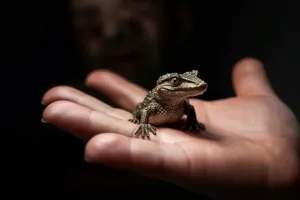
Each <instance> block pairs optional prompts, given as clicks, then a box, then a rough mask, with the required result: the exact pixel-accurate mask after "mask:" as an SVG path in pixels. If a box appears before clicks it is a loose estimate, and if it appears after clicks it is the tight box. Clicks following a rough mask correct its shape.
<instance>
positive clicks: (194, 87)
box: [129, 70, 207, 139]
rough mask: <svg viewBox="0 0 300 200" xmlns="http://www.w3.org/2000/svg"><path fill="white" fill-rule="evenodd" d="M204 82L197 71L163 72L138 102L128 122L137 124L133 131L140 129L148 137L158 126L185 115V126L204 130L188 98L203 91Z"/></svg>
mask: <svg viewBox="0 0 300 200" xmlns="http://www.w3.org/2000/svg"><path fill="white" fill-rule="evenodd" d="M206 89H207V84H206V83H205V82H204V81H203V80H202V79H200V78H199V76H198V71H196V70H193V71H190V72H185V73H183V74H178V73H170V74H165V75H163V76H161V77H159V79H158V80H157V84H156V87H155V88H154V89H153V90H152V91H150V92H149V93H148V94H147V96H146V97H145V99H144V100H143V102H141V103H139V104H138V105H137V107H136V109H135V111H134V112H133V118H132V119H129V121H131V122H133V123H135V124H139V128H138V129H137V131H136V132H135V135H137V134H138V133H139V132H140V131H141V137H142V138H143V139H144V138H145V136H146V137H147V138H150V132H151V133H153V134H154V135H156V127H155V126H158V125H162V124H167V123H174V122H176V121H178V120H180V119H181V117H182V116H183V115H187V122H186V124H185V127H184V128H185V129H187V130H189V131H193V130H197V131H199V130H205V126H204V124H202V123H200V122H198V121H197V118H196V113H195V109H194V107H193V106H192V105H191V104H189V102H188V98H189V97H194V96H198V95H201V94H203V93H204V92H205V91H206Z"/></svg>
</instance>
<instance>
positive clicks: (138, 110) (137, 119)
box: [128, 103, 143, 124]
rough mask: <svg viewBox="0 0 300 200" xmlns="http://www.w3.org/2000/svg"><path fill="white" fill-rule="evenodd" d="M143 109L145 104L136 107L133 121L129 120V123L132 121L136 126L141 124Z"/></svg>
mask: <svg viewBox="0 0 300 200" xmlns="http://www.w3.org/2000/svg"><path fill="white" fill-rule="evenodd" d="M142 107H143V103H139V104H138V105H137V106H136V108H135V111H134V112H133V116H132V119H129V120H128V121H130V122H132V123H135V124H139V123H140V117H141V110H142Z"/></svg>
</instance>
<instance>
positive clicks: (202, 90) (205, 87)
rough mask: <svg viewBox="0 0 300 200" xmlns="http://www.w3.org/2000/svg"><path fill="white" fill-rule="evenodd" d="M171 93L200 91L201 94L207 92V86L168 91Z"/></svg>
mask: <svg viewBox="0 0 300 200" xmlns="http://www.w3.org/2000/svg"><path fill="white" fill-rule="evenodd" d="M169 90H171V91H178V92H181V91H201V92H205V91H206V90H207V84H202V85H199V86H197V87H186V88H173V89H169Z"/></svg>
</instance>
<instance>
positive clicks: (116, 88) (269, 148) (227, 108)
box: [43, 59, 299, 191]
mask: <svg viewBox="0 0 300 200" xmlns="http://www.w3.org/2000/svg"><path fill="white" fill-rule="evenodd" d="M208 84H209V83H208ZM87 85H89V86H90V87H92V88H95V89H97V90H98V91H99V92H101V93H103V94H105V95H107V96H108V97H109V98H111V99H112V100H113V101H114V102H115V103H116V105H118V106H119V107H120V108H114V107H112V106H110V105H107V104H105V103H103V102H101V101H100V100H97V99H95V98H94V97H91V96H89V95H87V94H84V93H82V92H80V91H78V90H76V89H73V88H69V87H65V86H60V87H55V88H53V89H50V90H49V91H48V92H47V93H46V94H45V95H44V97H43V103H44V104H45V105H47V107H46V109H45V111H44V113H43V119H44V120H45V121H47V122H48V123H51V124H53V125H55V126H57V127H60V128H62V129H64V130H66V131H68V132H70V133H73V134H74V135H76V136H77V137H79V138H81V139H83V140H84V141H87V144H86V149H85V156H86V159H87V161H89V162H95V163H103V164H106V165H110V166H114V167H118V168H126V169H129V170H133V171H135V172H138V173H141V174H144V175H146V176H151V177H154V178H158V179H163V180H166V181H170V182H173V183H175V184H179V185H182V186H184V187H187V188H191V189H195V190H198V191H203V190H207V191H209V190H210V187H211V186H212V185H214V186H215V185H230V184H238V185H251V184H260V185H262V186H268V187H273V186H284V185H287V184H290V183H292V181H293V180H294V179H295V178H296V177H297V174H298V171H299V167H298V164H299V157H298V154H297V149H298V148H299V147H298V145H299V140H298V138H299V125H298V122H297V120H296V118H295V116H294V115H293V113H292V111H291V110H290V109H289V108H288V107H287V106H286V105H285V104H284V103H283V102H282V101H281V100H280V99H279V98H278V97H277V96H276V94H275V93H274V92H273V90H272V88H271V86H270V84H269V82H268V80H267V78H266V75H265V72H264V70H263V67H262V64H261V63H260V62H258V61H256V60H253V59H245V60H242V61H240V62H239V63H237V65H236V66H235V68H234V70H233V86H234V89H235V92H236V97H232V98H228V99H222V100H217V101H203V100H196V99H194V100H191V104H192V105H194V107H195V109H196V112H197V118H198V120H199V121H200V122H202V123H204V124H205V125H206V127H207V130H208V133H206V134H207V135H213V136H217V137H216V138H217V139H215V140H214V139H206V138H201V137H195V136H193V135H189V134H187V133H184V132H182V131H180V130H176V129H172V128H159V129H158V134H157V136H152V137H151V141H148V140H142V139H138V138H134V137H132V135H133V132H134V130H135V129H136V128H137V125H136V124H133V123H131V122H128V119H129V118H131V116H132V115H131V111H132V110H133V109H134V108H135V106H136V104H137V103H138V102H140V101H142V100H143V98H144V96H145V95H146V90H144V89H143V88H141V87H139V86H137V85H135V84H133V83H130V82H128V81H127V80H125V79H124V78H122V77H120V76H118V75H116V74H114V73H112V72H108V71H103V70H100V71H96V72H93V73H91V74H90V75H89V76H88V78H87ZM121 108H122V109H121ZM212 189H213V190H214V188H212Z"/></svg>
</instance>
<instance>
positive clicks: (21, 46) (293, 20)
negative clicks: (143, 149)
mask: <svg viewBox="0 0 300 200" xmlns="http://www.w3.org/2000/svg"><path fill="white" fill-rule="evenodd" d="M182 2H185V6H190V8H192V15H193V16H194V17H195V19H196V20H195V23H196V24H197V29H195V30H194V31H193V36H192V37H190V38H189V39H188V40H186V41H185V42H184V44H183V45H181V46H178V45H177V46H175V45H174V41H176V38H177V37H179V33H180V32H179V31H177V26H176V24H177V23H178V20H179V19H178V18H176V16H175V14H174V12H175V11H176V9H178V7H179V6H184V5H183V3H182V4H179V3H176V4H175V3H174V1H165V2H164V13H165V14H164V18H163V19H161V20H162V22H163V24H162V25H161V30H160V38H161V39H160V41H161V53H162V54H161V57H162V62H161V63H160V64H161V70H162V71H170V70H171V71H175V70H176V69H178V70H180V71H184V70H187V69H192V68H196V69H199V70H201V74H202V76H203V78H204V79H205V80H206V81H207V82H208V83H209V84H210V88H209V91H208V92H207V94H206V95H204V97H203V98H204V99H216V98H222V97H228V96H231V95H233V90H232V86H231V79H230V76H231V69H232V66H233V65H234V63H236V62H237V61H238V60H239V59H241V58H243V57H249V56H251V57H255V58H258V59H260V60H261V61H263V62H264V64H265V66H266V70H267V73H268V75H269V78H270V80H271V82H272V84H273V86H274V89H275V91H276V92H277V94H278V95H279V96H280V97H281V98H282V100H283V101H284V102H285V103H286V104H287V105H289V106H290V107H291V109H292V110H293V111H294V113H295V114H296V115H297V117H298V119H299V117H300V105H299V102H300V96H299V95H298V93H299V86H300V79H299V73H298V66H299V64H300V59H299V57H300V22H299V19H300V12H299V9H298V8H299V7H298V6H297V4H296V2H297V1H288V0H286V1H283V0H282V1H272V2H271V1H270V2H269V3H268V2H267V1H258V0H252V1H248V0H247V1H237V2H235V1H207V0H205V1H201V2H200V3H199V2H198V4H196V3H195V2H197V1H195V2H194V1H182ZM68 3H69V2H68V1H58V0H44V1H37V0H35V1H26V2H25V1H24V2H21V1H15V2H12V3H10V5H8V7H7V8H8V9H4V12H3V13H4V17H3V19H4V23H3V25H2V28H1V29H2V32H3V33H4V35H5V36H4V37H3V38H2V40H3V42H2V44H3V45H2V50H3V54H2V55H3V59H2V68H1V69H2V72H1V75H2V78H1V87H2V92H1V101H2V106H3V109H2V110H3V112H2V119H3V120H2V126H3V128H2V135H3V136H4V137H3V138H2V145H1V146H2V148H3V151H2V162H1V163H2V169H3V170H2V175H3V176H1V177H2V178H1V181H2V182H3V183H4V187H5V188H6V187H7V188H10V189H15V191H12V192H9V194H10V195H11V196H12V195H18V194H21V195H23V196H27V195H30V196H39V195H40V194H41V195H42V196H45V195H46V196H51V195H54V196H63V195H71V194H77V195H80V196H85V195H88V196H93V195H94V196H95V195H97V196H98V197H99V198H100V197H102V195H103V194H110V195H111V196H110V197H112V196H114V195H115V194H117V193H118V194H120V193H121V194H122V193H123V194H129V196H128V198H134V197H135V196H136V195H137V193H140V192H142V193H143V197H152V196H153V197H157V196H159V197H161V196H166V197H172V198H175V197H177V196H178V195H185V196H184V197H187V198H189V197H191V198H192V197H195V198H199V196H197V195H195V194H194V193H191V192H187V191H185V190H183V189H181V188H179V187H177V186H173V185H169V184H165V183H163V182H159V181H154V180H150V179H146V178H143V177H140V176H137V175H134V174H130V173H127V172H120V171H117V170H113V169H110V168H107V167H104V166H103V167H99V166H93V165H87V164H85V163H84V162H83V147H84V144H82V143H81V142H80V141H78V140H77V139H75V138H73V137H72V136H70V135H69V134H67V133H64V132H63V131H60V130H57V129H55V128H53V127H51V126H49V125H44V124H42V123H40V120H41V115H42V111H43V106H41V105H40V101H41V98H42V95H43V94H44V93H45V92H46V91H47V90H48V89H49V88H51V87H53V86H56V85H61V84H69V85H73V86H75V87H77V88H80V89H83V90H85V91H87V92H89V90H87V89H86V88H85V86H84V84H83V83H84V78H85V76H86V74H87V73H88V72H87V71H86V70H84V68H83V67H82V63H83V61H82V58H81V56H80V54H78V51H76V48H75V45H74V40H75V39H74V36H73V32H74V30H73V27H72V21H71V20H72V18H71V11H70V9H69V4H68ZM5 8H6V7H5ZM6 44H7V45H6ZM147 87H149V86H147ZM3 191H8V190H3ZM131 192H133V193H131ZM163 192H164V193H163ZM130 193H131V194H130ZM158 193H159V194H158ZM42 196H40V197H42ZM86 197H87V196H86ZM178 197H179V196H178ZM85 199H87V198H85Z"/></svg>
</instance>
